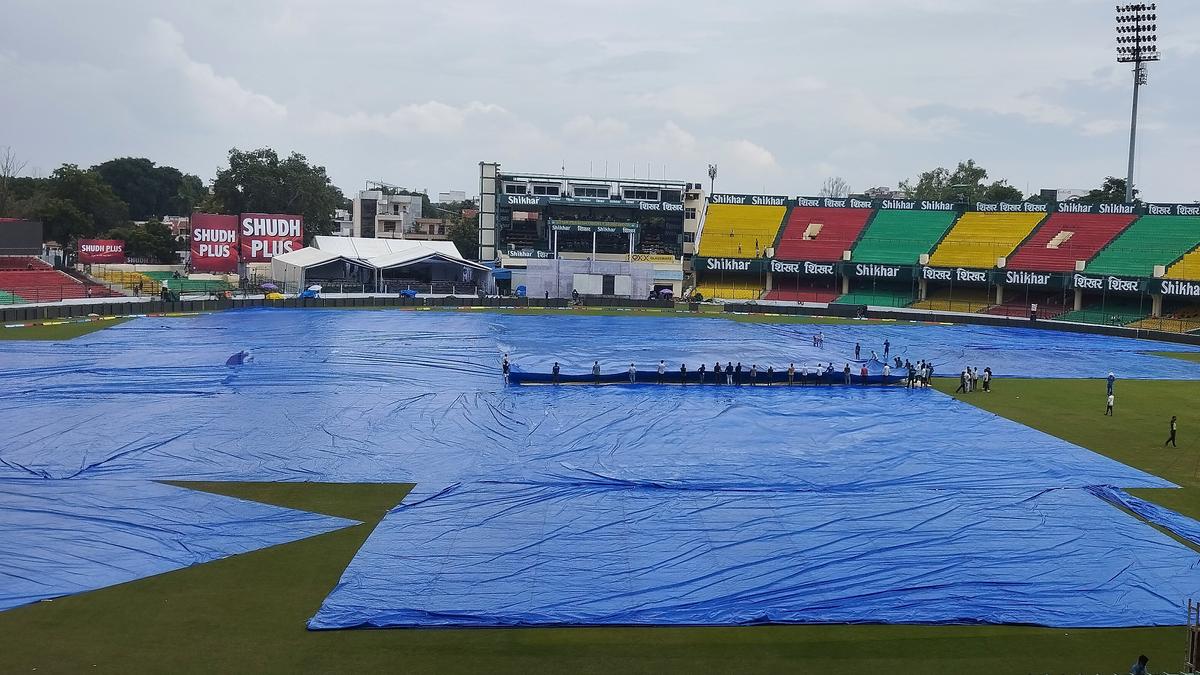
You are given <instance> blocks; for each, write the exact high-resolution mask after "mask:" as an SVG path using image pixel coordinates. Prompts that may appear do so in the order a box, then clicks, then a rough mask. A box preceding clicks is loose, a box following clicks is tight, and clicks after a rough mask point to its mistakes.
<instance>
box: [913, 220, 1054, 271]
mask: <svg viewBox="0 0 1200 675" xmlns="http://www.w3.org/2000/svg"><path fill="white" fill-rule="evenodd" d="M1045 217H1046V215H1045V214H1043V213H976V212H970V213H965V214H963V216H962V217H961V218H959V219H958V222H957V223H955V225H954V227H953V228H951V229H950V232H949V233H948V234H947V235H946V238H945V239H943V240H942V243H940V244H938V247H937V248H936V249H934V251H933V254H932V255H931V256H929V264H930V265H935V266H938V267H976V268H992V267H995V266H996V259H997V258H1001V257H1004V256H1006V255H1009V254H1010V253H1012V251H1013V249H1014V248H1016V247H1017V245H1018V244H1020V243H1021V241H1022V240H1024V239H1025V237H1028V236H1029V233H1030V232H1032V231H1033V228H1035V227H1037V224H1038V223H1040V222H1041V221H1042V219H1043V218H1045Z"/></svg>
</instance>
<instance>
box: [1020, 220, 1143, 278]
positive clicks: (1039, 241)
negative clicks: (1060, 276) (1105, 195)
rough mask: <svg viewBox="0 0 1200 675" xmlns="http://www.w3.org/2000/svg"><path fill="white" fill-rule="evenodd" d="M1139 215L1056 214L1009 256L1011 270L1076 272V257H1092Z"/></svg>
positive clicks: (1086, 258) (1087, 258) (1077, 258)
mask: <svg viewBox="0 0 1200 675" xmlns="http://www.w3.org/2000/svg"><path fill="white" fill-rule="evenodd" d="M1135 217H1136V216H1125V215H1100V214H1089V213H1055V214H1053V215H1051V216H1050V217H1049V218H1048V219H1046V222H1045V223H1043V224H1042V226H1041V227H1039V228H1038V229H1037V230H1036V231H1035V232H1034V233H1033V234H1032V235H1030V237H1029V239H1028V240H1027V241H1026V242H1025V243H1024V244H1021V245H1020V246H1019V247H1017V250H1016V251H1014V252H1013V254H1012V255H1011V256H1009V258H1008V269H1014V270H1029V271H1033V272H1073V271H1075V261H1076V260H1091V259H1092V258H1093V257H1095V255H1096V254H1097V253H1099V252H1100V249H1102V248H1104V247H1105V246H1107V245H1108V243H1109V242H1110V241H1112V240H1113V239H1114V238H1115V237H1116V236H1117V235H1118V234H1120V233H1121V232H1122V231H1123V230H1124V229H1125V228H1126V227H1129V224H1130V223H1132V222H1133V220H1134V218H1135Z"/></svg>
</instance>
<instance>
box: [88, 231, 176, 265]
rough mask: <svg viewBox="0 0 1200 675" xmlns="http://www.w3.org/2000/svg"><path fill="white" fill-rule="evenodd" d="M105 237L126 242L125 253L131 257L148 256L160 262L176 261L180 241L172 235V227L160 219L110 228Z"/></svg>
mask: <svg viewBox="0 0 1200 675" xmlns="http://www.w3.org/2000/svg"><path fill="white" fill-rule="evenodd" d="M105 237H106V238H108V239H120V240H122V241H124V242H125V255H127V256H129V257H131V258H147V259H149V260H153V261H155V262H158V263H166V264H170V263H173V262H175V250H176V247H177V246H178V243H177V242H176V241H175V237H173V236H171V228H169V227H167V226H166V225H164V224H163V223H162V221H159V220H150V221H147V222H145V223H142V224H141V225H129V226H127V227H120V228H116V229H112V230H109V231H108V232H107V233H106V234H105Z"/></svg>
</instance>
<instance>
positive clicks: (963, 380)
mask: <svg viewBox="0 0 1200 675" xmlns="http://www.w3.org/2000/svg"><path fill="white" fill-rule="evenodd" d="M967 378H968V375H967V369H966V368H963V371H962V372H961V373H959V375H958V389H955V390H954V393H956V394H958V393H963V394H965V393H967Z"/></svg>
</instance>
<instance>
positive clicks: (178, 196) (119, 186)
mask: <svg viewBox="0 0 1200 675" xmlns="http://www.w3.org/2000/svg"><path fill="white" fill-rule="evenodd" d="M92 170H93V171H95V172H96V173H98V174H100V176H101V177H102V178H104V180H105V182H107V183H108V184H109V185H111V186H112V189H113V192H115V193H116V194H117V196H118V197H120V198H121V199H122V200H124V201H125V203H126V204H129V216H130V218H132V219H134V220H149V219H151V218H160V217H162V216H168V215H187V214H189V213H191V212H192V207H193V206H195V204H196V202H197V201H198V200H199V198H200V197H201V196H203V193H204V182H203V181H201V180H200V178H199V177H198V176H192V175H185V174H184V173H183V172H181V171H180V170H179V169H176V168H175V167H171V166H155V165H154V162H152V161H150V160H149V159H146V158H145V157H120V158H118V159H110V160H109V161H107V162H104V163H103V164H98V165H96V166H94V167H92Z"/></svg>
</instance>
